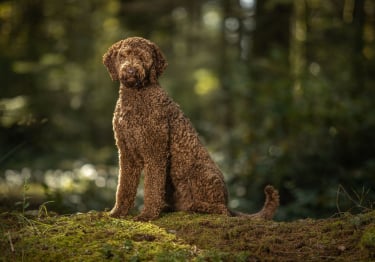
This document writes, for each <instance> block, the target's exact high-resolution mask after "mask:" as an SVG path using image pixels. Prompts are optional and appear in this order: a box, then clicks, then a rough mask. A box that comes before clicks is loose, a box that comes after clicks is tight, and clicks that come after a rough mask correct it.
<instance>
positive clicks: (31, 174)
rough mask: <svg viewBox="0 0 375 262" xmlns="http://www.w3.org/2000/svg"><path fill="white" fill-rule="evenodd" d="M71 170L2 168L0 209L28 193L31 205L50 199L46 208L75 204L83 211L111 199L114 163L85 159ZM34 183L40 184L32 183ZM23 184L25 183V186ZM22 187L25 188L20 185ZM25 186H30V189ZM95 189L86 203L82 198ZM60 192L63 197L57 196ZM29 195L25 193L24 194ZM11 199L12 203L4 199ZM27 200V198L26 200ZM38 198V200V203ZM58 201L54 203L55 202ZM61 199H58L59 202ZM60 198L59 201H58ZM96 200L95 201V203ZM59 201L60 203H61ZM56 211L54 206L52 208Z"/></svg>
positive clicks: (113, 188) (113, 191)
mask: <svg viewBox="0 0 375 262" xmlns="http://www.w3.org/2000/svg"><path fill="white" fill-rule="evenodd" d="M75 166H76V167H75V168H73V169H72V170H61V169H56V170H51V169H50V170H46V171H44V172H42V171H40V170H31V169H30V168H23V169H21V170H20V171H17V170H10V169H8V170H5V172H4V178H3V179H2V178H1V176H0V199H2V200H1V201H0V202H2V204H1V205H0V210H1V209H3V208H6V206H8V207H9V206H12V205H14V203H15V202H16V201H19V199H22V195H23V194H26V196H29V195H31V196H32V197H31V199H30V201H32V202H33V203H34V205H41V204H42V202H46V201H51V203H50V204H49V206H50V208H51V209H52V210H54V206H56V204H57V205H58V206H59V207H58V208H59V209H61V208H63V209H64V206H65V207H71V206H75V208H76V209H77V211H85V210H87V209H88V208H96V209H99V210H100V209H104V208H106V207H110V206H111V205H112V204H113V203H112V202H113V198H114V195H115V189H116V186H117V173H118V168H117V167H97V166H94V165H92V164H89V163H85V164H81V165H79V166H78V165H77V164H75ZM37 185H44V186H43V188H44V189H43V190H42V187H40V186H39V187H36V186H37ZM25 186H26V187H25ZM24 187H25V188H24ZM29 188H31V189H33V190H32V192H30V190H29ZM92 190H95V192H100V194H99V195H96V196H95V197H93V198H92V200H91V201H90V202H89V203H88V201H87V200H86V199H87V198H88V197H90V195H92V194H93V192H92ZM60 194H63V195H64V199H63V200H61V199H60V200H59V195H60ZM27 198H28V199H29V197H27ZM4 201H6V202H9V201H14V202H13V203H6V202H4ZM27 201H29V200H27ZM38 201H40V202H39V203H38ZM56 201H57V202H58V203H55V202H56ZM61 201H62V202H61ZM60 202H61V203H60ZM95 202H97V203H95ZM61 205H63V206H61ZM56 211H58V210H56Z"/></svg>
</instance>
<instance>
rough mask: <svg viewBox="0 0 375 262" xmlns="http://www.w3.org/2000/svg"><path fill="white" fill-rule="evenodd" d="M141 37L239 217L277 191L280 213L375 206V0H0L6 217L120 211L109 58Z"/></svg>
mask: <svg viewBox="0 0 375 262" xmlns="http://www.w3.org/2000/svg"><path fill="white" fill-rule="evenodd" d="M135 35H137V36H143V37H145V38H149V39H150V40H152V41H154V42H155V43H157V44H158V45H159V46H160V47H161V49H162V50H163V51H164V53H165V55H166V57H167V60H168V62H169V67H168V68H167V70H166V72H165V73H164V75H163V76H162V77H161V79H160V83H161V85H162V86H163V88H165V89H166V90H167V91H168V93H169V94H170V95H171V96H172V97H173V99H174V100H175V101H177V102H178V103H179V104H180V105H181V107H182V109H183V111H184V112H185V114H186V115H187V116H188V117H189V118H190V119H191V120H192V122H193V124H194V126H195V127H196V129H197V130H198V132H199V133H200V135H201V137H202V140H203V141H204V143H205V145H206V146H207V147H208V148H209V151H210V153H211V155H212V157H213V158H214V159H215V161H216V162H217V163H218V165H219V166H220V167H221V169H222V170H223V172H224V174H225V178H226V181H227V183H228V186H229V190H230V206H231V208H234V209H237V210H242V211H247V212H253V211H255V210H257V209H258V208H259V207H260V205H261V204H262V202H263V193H262V190H263V187H264V186H265V185H266V184H268V183H270V184H273V185H275V186H276V187H277V188H279V190H280V194H281V204H282V206H281V208H280V210H279V212H278V215H277V219H280V220H290V219H296V218H303V217H327V216H331V215H333V214H335V213H337V212H339V211H352V212H358V211H363V210H364V209H366V208H373V206H374V204H375V192H374V189H375V105H374V98H375V2H374V1H373V0H333V1H324V0H263V1H256V0H212V1H204V0H201V1H198V0H188V1H187V0H158V1H146V0H137V1H135V0H133V1H126V0H122V1H121V0H79V1H78V0H62V1H47V0H17V1H16V0H14V1H0V85H1V88H0V211H5V210H15V209H22V208H28V209H37V208H38V206H39V205H40V204H42V203H45V202H47V201H53V202H47V203H46V204H45V205H46V206H47V208H48V210H55V211H57V212H59V213H69V212H85V211H88V210H91V209H95V210H104V209H105V208H111V207H112V205H113V203H114V196H115V189H116V183H117V171H118V169H117V152H116V148H115V146H114V141H113V133H112V124H111V120H112V112H113V109H114V105H115V101H116V98H117V95H118V83H112V82H111V80H110V77H109V75H108V73H107V71H106V69H105V67H104V66H103V65H102V55H103V54H104V53H105V52H106V50H107V49H108V47H109V46H110V45H111V44H113V43H114V42H116V41H118V40H121V39H123V38H125V37H128V36H135ZM141 196H142V189H140V190H139V198H138V200H137V206H138V207H141V205H142V202H141V200H140V199H141ZM29 205H30V206H29Z"/></svg>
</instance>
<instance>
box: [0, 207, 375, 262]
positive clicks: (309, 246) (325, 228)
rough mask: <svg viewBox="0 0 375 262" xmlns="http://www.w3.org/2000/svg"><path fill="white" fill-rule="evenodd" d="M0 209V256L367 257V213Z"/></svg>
mask: <svg viewBox="0 0 375 262" xmlns="http://www.w3.org/2000/svg"><path fill="white" fill-rule="evenodd" d="M32 213H33V212H26V213H25V214H20V213H9V212H6V213H2V214H0V251H1V252H0V261H103V260H112V261H375V211H372V212H368V213H363V214H359V215H351V214H348V213H343V214H341V215H339V216H337V217H333V218H328V219H319V220H315V219H303V220H297V221H293V222H275V221H259V220H249V219H244V218H238V217H225V216H217V215H202V214H187V213H180V212H178V213H169V214H164V215H163V216H162V217H161V218H159V219H158V220H155V221H152V222H148V223H141V222H134V221H133V220H132V219H131V217H129V218H128V219H113V218H110V217H109V216H108V213H106V212H95V211H92V212H88V213H83V214H75V215H67V216H58V215H53V214H49V213H47V211H46V210H45V209H44V210H43V209H40V210H39V211H35V212H34V214H32Z"/></svg>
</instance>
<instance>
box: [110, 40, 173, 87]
mask: <svg viewBox="0 0 375 262" xmlns="http://www.w3.org/2000/svg"><path fill="white" fill-rule="evenodd" d="M103 63H104V65H105V66H106V67H107V69H108V72H109V74H110V76H111V78H112V80H114V81H116V80H120V82H121V83H122V84H123V85H125V86H126V87H130V88H142V87H144V86H147V85H149V84H156V83H157V80H158V78H159V76H160V75H161V74H162V73H163V71H164V70H165V68H166V67H167V61H166V60H165V58H164V55H163V54H162V52H161V51H160V49H159V47H158V46H157V45H155V44H154V43H152V42H151V41H149V40H147V39H144V38H141V37H130V38H127V39H125V40H121V41H119V42H117V43H115V44H113V45H112V46H111V47H110V48H109V49H108V51H107V52H106V53H105V54H104V56H103Z"/></svg>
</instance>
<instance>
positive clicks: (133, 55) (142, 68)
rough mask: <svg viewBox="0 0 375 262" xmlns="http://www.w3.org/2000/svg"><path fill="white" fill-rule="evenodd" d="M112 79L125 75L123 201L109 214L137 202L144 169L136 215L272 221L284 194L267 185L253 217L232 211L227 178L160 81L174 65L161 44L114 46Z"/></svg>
mask: <svg viewBox="0 0 375 262" xmlns="http://www.w3.org/2000/svg"><path fill="white" fill-rule="evenodd" d="M103 63H104V65H105V66H106V67H107V69H108V72H109V74H110V76H111V78H112V80H114V81H115V80H119V81H120V88H119V98H118V100H117V104H116V108H115V112H114V117H113V129H114V134H115V139H116V145H117V147H118V150H119V177H118V187H117V193H116V204H115V206H114V207H113V209H112V210H111V212H110V214H111V216H113V217H124V216H126V215H127V214H128V211H129V209H131V208H132V207H133V205H134V200H135V196H136V192H137V187H138V183H139V178H140V175H141V172H142V171H143V172H144V208H143V211H142V212H141V214H140V215H138V217H136V219H137V220H140V221H148V220H152V219H155V218H157V217H158V216H159V215H160V213H161V212H162V211H163V210H172V211H191V212H202V213H212V214H225V215H228V216H233V215H245V216H250V217H258V218H263V219H272V217H273V216H274V213H275V211H276V209H277V207H278V206H279V194H278V191H277V190H275V189H274V188H273V187H272V186H266V187H265V190H264V192H265V195H266V200H265V203H264V206H263V209H262V210H261V211H259V212H258V213H256V214H252V215H247V214H241V213H236V212H233V211H231V210H229V208H228V206H227V199H228V192H227V189H226V186H225V182H224V178H223V175H222V173H221V171H220V170H219V168H218V167H217V166H216V164H215V163H214V161H213V160H212V159H211V157H210V155H209V153H208V151H207V150H206V148H205V147H204V146H203V145H202V143H201V141H200V140H199V138H198V134H197V132H196V131H195V130H194V128H193V126H192V124H191V122H190V121H189V119H188V118H187V117H186V116H185V115H184V114H183V112H182V111H181V109H180V107H179V106H178V105H177V104H176V103H175V102H174V101H173V100H172V99H171V98H170V97H169V96H168V94H167V93H166V91H164V90H163V89H162V88H161V87H160V86H159V84H158V78H159V76H160V75H161V74H162V73H163V71H164V70H165V68H166V67H167V62H166V60H165V58H164V56H163V54H162V52H161V51H160V49H159V48H158V47H157V46H156V45H155V44H154V43H152V42H151V41H149V40H146V39H144V38H141V37H130V38H127V39H125V40H121V41H119V42H117V43H115V44H113V45H112V46H111V47H110V48H109V49H108V51H107V52H106V53H105V54H104V56H103Z"/></svg>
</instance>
